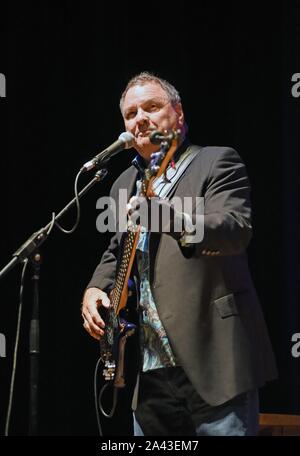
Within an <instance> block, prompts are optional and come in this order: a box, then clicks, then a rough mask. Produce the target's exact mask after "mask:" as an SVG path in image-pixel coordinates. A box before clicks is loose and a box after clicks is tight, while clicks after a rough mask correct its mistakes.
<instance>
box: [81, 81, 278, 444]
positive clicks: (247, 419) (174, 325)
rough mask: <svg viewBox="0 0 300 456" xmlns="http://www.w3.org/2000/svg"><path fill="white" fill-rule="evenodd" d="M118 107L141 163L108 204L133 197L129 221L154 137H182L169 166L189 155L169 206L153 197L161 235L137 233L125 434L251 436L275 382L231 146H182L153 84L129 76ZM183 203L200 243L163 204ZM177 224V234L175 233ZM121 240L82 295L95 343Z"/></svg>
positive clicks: (177, 114)
mask: <svg viewBox="0 0 300 456" xmlns="http://www.w3.org/2000/svg"><path fill="white" fill-rule="evenodd" d="M120 107H121V112H122V115H123V118H124V123H125V127H126V130H127V131H128V132H131V133H132V134H133V135H134V148H135V149H136V150H137V152H138V154H139V155H138V157H137V159H135V166H131V167H130V168H129V169H127V170H126V171H125V172H124V173H123V174H121V176H120V177H119V178H118V179H117V181H116V182H115V184H114V185H113V187H112V190H111V196H112V197H114V198H115V199H117V198H118V196H117V195H118V190H119V189H127V190H128V194H129V195H133V196H132V197H131V199H130V201H129V204H128V205H127V212H128V218H129V219H131V220H134V221H135V222H136V221H137V220H138V215H139V210H140V204H139V200H137V198H136V196H135V195H136V194H137V193H138V190H139V188H140V183H141V180H142V178H143V171H144V168H145V167H146V166H147V164H148V163H149V161H150V159H151V154H153V152H156V151H158V150H159V148H160V146H159V145H156V144H152V142H151V141H150V135H151V133H152V131H153V130H158V131H160V132H164V131H170V130H177V129H180V130H181V132H182V136H181V143H180V145H179V147H178V150H177V151H176V153H175V156H174V157H175V158H174V163H173V164H172V165H173V168H175V170H176V169H177V170H180V169H182V168H181V166H184V165H182V163H183V158H182V157H185V158H186V157H188V156H189V154H191V153H193V155H194V156H193V158H192V159H191V160H190V162H189V164H188V165H186V166H185V169H183V172H182V173H181V176H180V177H179V179H178V182H177V183H176V184H175V185H173V188H172V184H170V188H171V190H170V192H169V194H168V197H169V198H170V199H169V200H166V199H163V198H154V199H153V202H154V203H155V204H156V205H157V206H161V207H162V208H166V207H168V209H169V210H170V214H171V218H170V220H169V223H166V224H162V223H160V224H159V229H160V231H161V232H160V233H154V232H151V231H150V232H142V235H141V238H140V241H139V244H138V249H137V255H136V263H137V270H138V272H139V292H140V297H139V300H140V320H141V325H140V333H141V337H140V350H141V366H140V374H139V381H138V386H137V393H138V394H137V404H136V406H135V412H134V429H135V435H142V434H145V435H255V434H256V432H257V428H258V393H257V388H258V387H260V386H262V385H263V384H264V383H265V382H266V381H268V380H271V379H273V378H275V377H276V368H275V363H274V359H273V354H272V349H271V347H270V343H269V339H268V336H267V332H266V328H265V324H264V320H263V316H262V313H261V310H260V307H259V303H258V300H257V296H256V293H255V290H254V287H253V284H252V281H251V277H250V274H249V271H248V265H247V258H246V253H245V250H246V247H247V245H248V243H249V240H250V237H251V208H250V199H249V193H250V188H249V182H248V178H247V174H246V170H245V166H244V164H243V162H242V161H241V159H240V157H239V155H238V154H237V152H236V151H234V150H233V149H231V148H226V147H198V146H191V145H190V144H189V140H188V137H187V127H186V124H185V119H184V113H183V109H182V105H181V101H180V96H179V94H178V92H177V90H176V89H175V88H174V87H173V86H172V85H171V84H169V83H168V82H167V81H165V80H163V79H160V78H158V77H155V76H153V75H151V74H149V73H147V72H143V73H141V74H139V75H137V76H136V77H134V78H133V79H132V80H131V81H129V83H128V85H127V87H126V89H125V91H124V93H123V95H122V97H121V101H120ZM136 168H138V169H136ZM169 169H171V168H169ZM175 174H176V173H175ZM170 180H171V181H172V179H170ZM187 196H189V197H195V196H198V197H203V198H204V236H203V237H202V236H200V239H198V240H197V241H196V242H194V238H193V236H192V233H193V227H194V226H195V224H196V225H197V223H198V224H199V223H201V220H202V221H203V217H202V219H201V215H200V216H199V215H197V214H196V213H191V214H187V213H184V212H183V211H182V212H180V211H178V210H177V209H176V208H175V207H174V205H173V204H172V198H173V200H174V199H175V197H177V198H178V197H180V198H183V197H187ZM151 202H152V201H151ZM178 220H180V221H181V222H182V224H183V225H182V226H183V229H182V230H181V231H180V232H178V230H175V228H174V221H177V222H178ZM120 238H121V234H120V233H117V234H116V235H115V236H113V238H112V240H111V243H110V245H109V247H108V249H107V250H106V252H105V253H104V255H103V256H102V259H101V262H100V264H99V266H98V267H97V269H96V271H95V273H94V275H93V277H92V280H91V282H90V283H89V285H88V287H87V290H86V292H85V295H84V299H83V305H82V316H83V319H84V323H83V326H84V328H85V329H86V330H87V331H88V333H89V334H90V335H91V336H93V337H95V338H96V339H99V338H101V337H102V336H103V334H104V331H105V328H104V326H105V325H104V322H103V320H102V319H101V318H100V316H99V312H98V309H99V308H100V307H101V306H104V307H108V306H109V298H108V293H109V291H110V290H111V289H112V287H113V284H114V277H115V273H116V264H117V256H118V251H119V243H120Z"/></svg>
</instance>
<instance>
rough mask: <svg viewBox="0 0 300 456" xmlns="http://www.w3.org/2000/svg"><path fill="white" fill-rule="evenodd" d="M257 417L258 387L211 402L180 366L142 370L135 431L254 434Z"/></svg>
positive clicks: (175, 433) (148, 432) (151, 433)
mask: <svg viewBox="0 0 300 456" xmlns="http://www.w3.org/2000/svg"><path fill="white" fill-rule="evenodd" d="M258 418H259V402H258V392H257V390H254V391H248V392H246V393H243V394H240V395H239V396H236V397H234V398H233V399H231V400H229V401H228V402H225V403H224V404H221V405H219V406H211V405H209V404H207V403H205V401H204V400H203V399H202V398H201V397H200V396H199V394H198V393H197V392H196V391H195V389H194V387H193V386H192V384H191V383H190V381H189V380H188V378H187V377H186V375H185V373H184V371H183V370H182V369H181V368H180V367H175V368H166V369H156V370H154V371H150V372H147V373H144V374H141V378H140V387H139V397H138V405H137V409H136V410H135V412H134V415H133V420H134V435H135V436H142V435H157V436H159V435H164V436H166V435H170V436H171V435H177V436H183V435H196V436H254V435H257V432H258Z"/></svg>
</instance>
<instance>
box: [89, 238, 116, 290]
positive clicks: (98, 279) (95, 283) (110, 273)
mask: <svg viewBox="0 0 300 456" xmlns="http://www.w3.org/2000/svg"><path fill="white" fill-rule="evenodd" d="M118 247H119V244H118V239H117V235H116V234H115V235H114V236H113V237H112V238H111V240H110V244H109V246H108V248H107V250H106V251H105V252H104V253H103V255H102V258H101V261H100V263H99V264H98V266H97V267H96V269H95V271H94V274H93V276H92V278H91V280H90V282H89V284H88V285H87V287H86V288H91V287H96V288H100V289H101V290H103V291H105V292H106V293H107V292H109V291H110V290H111V289H112V287H113V284H114V281H115V275H116V267H117V255H118Z"/></svg>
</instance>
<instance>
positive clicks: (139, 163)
mask: <svg viewBox="0 0 300 456" xmlns="http://www.w3.org/2000/svg"><path fill="white" fill-rule="evenodd" d="M189 144H190V141H189V138H188V137H185V139H184V141H183V142H182V143H181V144H180V146H179V147H178V148H177V149H176V151H175V153H174V155H173V158H174V161H175V163H176V162H177V160H178V159H179V157H180V155H181V154H182V153H183V152H184V151H185V150H186V149H187V147H188V146H189ZM131 164H132V165H133V166H134V167H135V168H136V169H137V170H138V173H139V177H140V178H142V177H144V174H145V169H146V168H147V164H146V162H145V160H144V159H143V157H141V156H140V155H136V156H135V157H134V159H133V160H132V162H131Z"/></svg>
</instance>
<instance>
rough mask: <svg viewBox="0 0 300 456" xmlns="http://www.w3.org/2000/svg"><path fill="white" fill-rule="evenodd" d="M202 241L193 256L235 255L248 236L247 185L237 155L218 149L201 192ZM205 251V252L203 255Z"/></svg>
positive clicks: (249, 227) (244, 246)
mask: <svg viewBox="0 0 300 456" xmlns="http://www.w3.org/2000/svg"><path fill="white" fill-rule="evenodd" d="M193 219H194V220H193V222H194V223H199V224H201V223H202V226H203V227H204V232H203V239H202V240H200V242H197V243H196V244H195V246H194V254H196V255H207V254H208V255H211V254H213V255H235V254H240V253H242V252H243V251H245V249H246V247H247V245H248V243H249V241H250V239H251V236H252V226H251V204H250V184H249V180H248V176H247V172H246V167H245V165H244V163H243V162H242V160H241V158H240V156H239V155H238V153H237V152H236V151H235V150H234V149H231V148H221V150H220V152H219V153H218V154H217V157H216V158H215V159H214V160H213V161H212V164H211V167H210V171H209V173H208V177H207V180H206V186H205V193H204V217H203V214H202V215H198V214H193ZM207 252H209V253H207Z"/></svg>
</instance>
